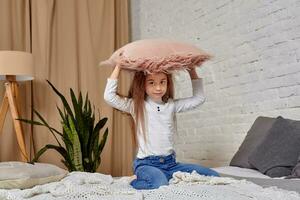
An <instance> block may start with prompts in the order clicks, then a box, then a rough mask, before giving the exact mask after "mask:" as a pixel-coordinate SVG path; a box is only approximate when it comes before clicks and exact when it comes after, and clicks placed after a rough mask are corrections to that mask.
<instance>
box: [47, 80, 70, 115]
mask: <svg viewBox="0 0 300 200" xmlns="http://www.w3.org/2000/svg"><path fill="white" fill-rule="evenodd" d="M46 81H47V83H48V84H49V85H50V86H51V88H52V89H53V91H54V92H55V93H56V94H57V95H58V96H59V97H60V99H61V101H62V103H63V105H64V108H65V109H66V110H67V112H68V114H69V115H70V116H71V118H72V120H74V115H73V112H72V110H71V108H70V106H69V104H68V102H67V100H66V98H65V97H64V95H62V94H61V93H60V92H59V91H58V90H57V89H56V88H55V87H54V85H52V83H51V82H50V81H48V80H46Z"/></svg>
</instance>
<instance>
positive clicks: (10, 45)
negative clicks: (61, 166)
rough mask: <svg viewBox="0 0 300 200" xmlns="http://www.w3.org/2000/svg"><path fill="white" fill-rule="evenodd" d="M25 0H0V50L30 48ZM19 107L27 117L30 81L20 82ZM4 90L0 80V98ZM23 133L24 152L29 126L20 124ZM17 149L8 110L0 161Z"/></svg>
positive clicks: (0, 132) (17, 155) (13, 155)
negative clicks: (24, 139) (24, 135)
mask: <svg viewBox="0 0 300 200" xmlns="http://www.w3.org/2000/svg"><path fill="white" fill-rule="evenodd" d="M29 8H30V5H29V0H24V1H20V0H1V1H0V50H16V51H27V52H30V51H31V45H30V9H29ZM19 86H20V99H21V102H20V104H19V105H20V108H21V112H22V116H23V117H25V118H30V115H31V112H30V110H31V109H30V107H31V83H30V82H20V83H19ZM4 93H5V88H4V81H1V82H0V100H1V102H2V99H3V96H4ZM23 130H24V132H26V133H27V134H26V139H27V140H26V146H27V147H28V148H27V152H29V147H30V135H31V133H30V126H26V125H25V126H23ZM20 159H21V157H20V153H19V148H18V145H17V139H16V135H15V131H14V127H13V122H12V117H11V114H10V111H9V110H8V112H7V114H6V118H5V123H4V126H3V129H2V130H0V161H8V160H20Z"/></svg>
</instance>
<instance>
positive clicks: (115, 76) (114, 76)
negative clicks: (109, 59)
mask: <svg viewBox="0 0 300 200" xmlns="http://www.w3.org/2000/svg"><path fill="white" fill-rule="evenodd" d="M120 71H121V68H120V66H119V65H116V66H115V68H114V71H113V72H112V73H111V75H110V77H109V78H110V79H118V77H119V74H120Z"/></svg>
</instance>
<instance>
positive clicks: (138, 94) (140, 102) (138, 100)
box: [128, 72, 174, 144]
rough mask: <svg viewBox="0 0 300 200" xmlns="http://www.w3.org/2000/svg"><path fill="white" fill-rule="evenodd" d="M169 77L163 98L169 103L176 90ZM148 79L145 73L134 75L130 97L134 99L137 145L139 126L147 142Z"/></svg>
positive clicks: (134, 126)
mask: <svg viewBox="0 0 300 200" xmlns="http://www.w3.org/2000/svg"><path fill="white" fill-rule="evenodd" d="M166 75H167V91H166V94H165V95H164V96H163V97H162V101H163V102H165V103H167V102H168V99H169V98H173V93H174V91H173V90H174V88H173V81H172V75H171V74H166ZM146 77H147V74H146V73H145V72H136V73H135V74H134V77H133V80H132V83H131V86H130V89H129V92H128V97H129V98H132V100H133V105H134V114H135V122H134V119H133V118H132V126H133V130H134V141H135V143H136V144H137V139H136V134H137V127H138V124H140V125H141V128H142V134H143V138H144V140H145V141H146V134H145V118H144V114H145V103H144V101H145V100H146V98H147V94H146V88H145V84H146Z"/></svg>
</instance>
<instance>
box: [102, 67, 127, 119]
mask: <svg viewBox="0 0 300 200" xmlns="http://www.w3.org/2000/svg"><path fill="white" fill-rule="evenodd" d="M120 70H121V69H120V67H119V66H116V67H115V69H114V70H113V72H112V74H111V75H110V77H109V78H108V79H107V84H106V87H105V91H104V100H105V101H106V103H108V104H109V105H110V106H112V107H114V108H116V109H118V110H121V111H124V112H127V113H131V110H132V108H131V107H132V99H129V98H123V97H120V96H119V95H118V94H117V86H118V77H119V74H120Z"/></svg>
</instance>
